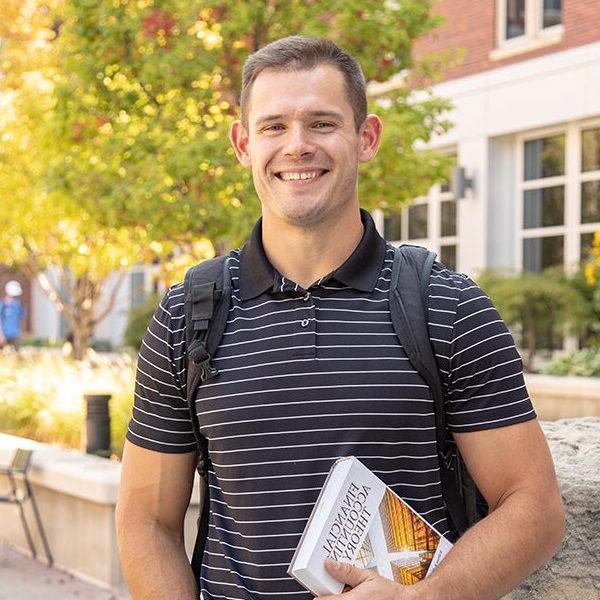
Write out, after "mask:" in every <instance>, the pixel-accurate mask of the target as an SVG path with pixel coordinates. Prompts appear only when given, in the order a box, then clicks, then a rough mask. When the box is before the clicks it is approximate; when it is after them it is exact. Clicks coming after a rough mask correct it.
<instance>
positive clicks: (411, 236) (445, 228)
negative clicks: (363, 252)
mask: <svg viewBox="0 0 600 600" xmlns="http://www.w3.org/2000/svg"><path fill="white" fill-rule="evenodd" d="M457 220H458V217H457V202H456V199H455V198H454V195H453V194H452V191H451V190H450V185H449V182H447V181H444V182H442V183H440V184H436V185H434V186H433V187H432V188H431V189H430V190H429V194H428V195H427V196H426V197H424V198H418V199H416V200H415V201H414V202H413V203H412V204H411V205H410V206H409V207H408V208H406V209H404V210H403V211H402V212H401V213H392V214H389V215H387V216H385V217H384V219H383V231H384V237H385V239H387V240H389V241H391V242H394V243H401V242H407V243H411V244H418V245H421V246H426V247H428V248H430V249H431V250H434V251H435V252H437V253H438V260H440V261H441V262H443V263H444V264H445V265H446V266H447V267H449V268H450V269H453V270H456V268H457V250H458V225H457Z"/></svg>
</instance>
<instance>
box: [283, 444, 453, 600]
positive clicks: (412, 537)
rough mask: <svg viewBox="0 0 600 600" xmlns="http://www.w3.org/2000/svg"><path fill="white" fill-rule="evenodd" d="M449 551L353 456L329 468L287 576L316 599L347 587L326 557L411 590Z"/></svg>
mask: <svg viewBox="0 0 600 600" xmlns="http://www.w3.org/2000/svg"><path fill="white" fill-rule="evenodd" d="M451 548H452V544H451V543H450V542H449V541H448V540H447V539H446V538H445V537H444V536H443V535H442V534H440V533H439V531H437V530H436V529H434V528H433V527H432V526H431V525H430V524H429V523H427V521H425V519H423V518H422V517H421V516H420V515H419V514H418V513H417V512H416V511H415V510H413V509H412V508H411V507H410V506H409V505H408V504H407V503H406V502H404V500H402V499H401V498H400V497H399V496H398V495H397V494H396V493H394V492H393V491H392V490H391V489H390V488H389V487H387V486H386V485H385V483H384V482H383V481H381V479H379V478H378V477H377V476H376V475H375V474H374V473H373V472H372V471H370V470H369V469H368V468H367V467H366V466H365V465H363V463H361V462H360V461H359V460H358V459H357V458H355V457H354V456H349V457H346V458H341V459H339V460H337V461H336V462H335V463H334V464H333V466H332V467H331V470H330V471H329V474H328V476H327V478H326V480H325V484H324V485H323V488H322V490H321V492H320V494H319V497H318V498H317V502H316V504H315V506H314V508H313V510H312V513H311V515H310V518H309V520H308V523H307V524H306V527H305V529H304V533H303V534H302V537H301V538H300V542H299V544H298V547H297V549H296V552H295V553H294V556H293V558H292V561H291V563H290V566H289V568H288V571H287V572H288V574H289V575H291V576H292V577H293V578H294V579H296V581H298V582H299V583H300V584H301V585H303V586H304V587H305V588H307V589H308V590H309V591H310V592H312V593H313V594H315V596H323V595H328V594H339V593H341V592H342V590H343V588H344V584H343V583H341V582H339V581H337V580H336V579H334V577H333V576H332V575H330V574H329V572H328V571H326V569H325V559H326V558H327V557H329V558H332V559H334V560H336V561H338V562H346V563H351V564H353V565H355V566H357V567H359V568H362V569H371V570H374V571H377V572H378V573H379V574H380V575H382V576H383V577H387V578H388V579H393V580H394V581H397V582H398V583H401V584H404V585H411V584H413V583H417V582H418V581H420V580H421V579H423V578H424V577H427V575H429V574H430V573H431V572H432V571H433V569H435V567H436V566H437V565H438V564H439V563H440V561H441V560H442V559H443V558H444V556H445V555H446V554H447V553H448V552H449V551H450V549H451Z"/></svg>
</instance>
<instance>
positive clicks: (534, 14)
mask: <svg viewBox="0 0 600 600" xmlns="http://www.w3.org/2000/svg"><path fill="white" fill-rule="evenodd" d="M506 2H507V0H496V48H494V50H492V51H491V52H490V54H489V58H490V60H494V61H495V60H503V59H505V58H510V57H511V56H516V55H518V54H522V53H524V52H531V51H533V50H538V49H540V48H545V47H547V46H553V45H555V44H559V43H560V42H561V41H562V40H563V37H564V26H563V24H562V23H561V24H559V25H554V26H553V27H546V28H545V29H542V18H543V2H542V0H525V34H524V35H521V36H519V37H515V38H511V39H506V32H505V25H506Z"/></svg>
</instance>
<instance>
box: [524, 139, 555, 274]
mask: <svg viewBox="0 0 600 600" xmlns="http://www.w3.org/2000/svg"><path fill="white" fill-rule="evenodd" d="M564 175H565V135H564V134H558V135H553V136H548V137H540V138H536V139H532V140H527V141H525V143H524V147H523V183H522V186H521V187H522V189H521V197H522V217H521V228H522V230H523V244H522V253H523V263H522V264H523V269H524V270H526V271H543V270H544V269H545V268H547V267H552V266H557V265H562V264H563V261H564V256H563V252H564V249H563V246H564V231H563V229H564V224H565V177H564ZM556 234H559V235H556Z"/></svg>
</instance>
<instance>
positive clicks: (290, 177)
mask: <svg viewBox="0 0 600 600" xmlns="http://www.w3.org/2000/svg"><path fill="white" fill-rule="evenodd" d="M325 173H327V171H326V170H319V171H303V172H300V173H294V172H293V171H287V172H283V171H282V172H280V173H277V177H279V179H283V181H305V180H310V179H316V178H317V177H319V176H321V175H324V174H325Z"/></svg>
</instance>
